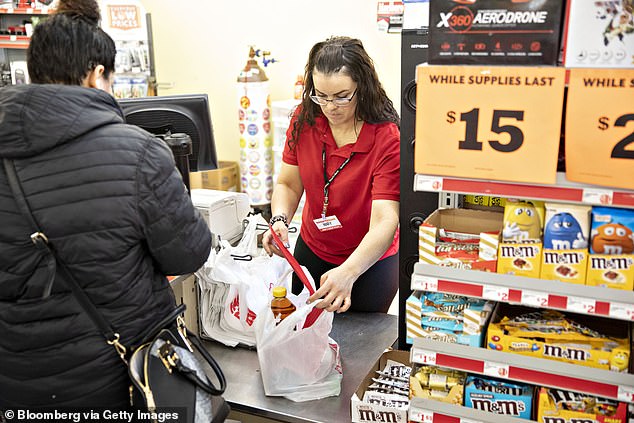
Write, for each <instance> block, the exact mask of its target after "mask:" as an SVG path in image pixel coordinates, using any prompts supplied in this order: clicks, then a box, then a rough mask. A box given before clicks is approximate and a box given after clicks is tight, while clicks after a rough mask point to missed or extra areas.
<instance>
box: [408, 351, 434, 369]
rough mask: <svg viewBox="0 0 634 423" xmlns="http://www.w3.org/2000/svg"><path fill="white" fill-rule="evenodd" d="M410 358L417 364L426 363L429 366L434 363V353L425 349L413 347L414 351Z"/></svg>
mask: <svg viewBox="0 0 634 423" xmlns="http://www.w3.org/2000/svg"><path fill="white" fill-rule="evenodd" d="M412 360H413V361H414V362H415V363H419V364H427V365H429V366H435V365H436V353H435V352H433V351H426V350H421V349H418V348H416V349H414V353H413V354H412Z"/></svg>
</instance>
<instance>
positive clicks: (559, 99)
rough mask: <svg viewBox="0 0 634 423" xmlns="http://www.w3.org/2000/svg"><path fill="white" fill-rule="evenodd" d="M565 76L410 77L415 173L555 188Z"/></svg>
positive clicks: (537, 70)
mask: <svg viewBox="0 0 634 423" xmlns="http://www.w3.org/2000/svg"><path fill="white" fill-rule="evenodd" d="M564 84H565V70H564V69H563V68H556V67H519V66H514V67H510V66H509V67H500V66H486V67H485V66H425V65H421V66H419V67H418V69H417V98H416V142H415V149H414V150H415V151H414V155H415V163H414V168H415V171H416V173H421V174H430V175H445V176H457V177H466V178H481V179H494V180H506V181H514V182H527V183H542V184H554V183H555V181H556V173H557V156H558V150H559V138H560V133H561V116H562V107H563V94H564Z"/></svg>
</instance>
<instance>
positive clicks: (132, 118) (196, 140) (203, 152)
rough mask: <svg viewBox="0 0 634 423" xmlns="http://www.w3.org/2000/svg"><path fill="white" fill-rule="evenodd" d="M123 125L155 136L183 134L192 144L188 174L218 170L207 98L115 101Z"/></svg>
mask: <svg viewBox="0 0 634 423" xmlns="http://www.w3.org/2000/svg"><path fill="white" fill-rule="evenodd" d="M118 102H119V105H120V106H121V109H122V110H123V114H124V116H125V119H126V122H127V123H129V124H132V125H136V126H138V127H141V128H143V129H145V130H146V131H148V132H150V133H152V134H154V135H156V136H158V137H164V136H165V135H169V134H174V133H185V134H187V135H189V136H190V137H191V140H192V154H191V156H189V170H190V171H192V172H197V171H201V170H212V169H217V168H218V158H217V157H216V144H215V142H214V132H213V128H212V126H211V117H210V113H209V100H208V99H207V94H186V95H172V96H156V97H141V98H125V99H120V100H118Z"/></svg>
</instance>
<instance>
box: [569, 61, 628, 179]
mask: <svg viewBox="0 0 634 423" xmlns="http://www.w3.org/2000/svg"><path fill="white" fill-rule="evenodd" d="M566 177H567V178H568V179H570V180H571V181H577V182H584V183H589V184H597V185H607V186H610V187H619V188H627V189H634V70H632V69H570V82H569V84H568V101H567V105H566Z"/></svg>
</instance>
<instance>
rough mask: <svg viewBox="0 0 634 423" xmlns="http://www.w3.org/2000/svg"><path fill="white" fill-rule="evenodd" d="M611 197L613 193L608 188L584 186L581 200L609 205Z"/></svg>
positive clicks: (599, 204)
mask: <svg viewBox="0 0 634 423" xmlns="http://www.w3.org/2000/svg"><path fill="white" fill-rule="evenodd" d="M613 197H614V193H613V191H611V190H609V189H596V188H584V189H583V194H582V196H581V201H583V202H584V203H587V204H596V205H598V206H609V205H611V204H612V199H613Z"/></svg>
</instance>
